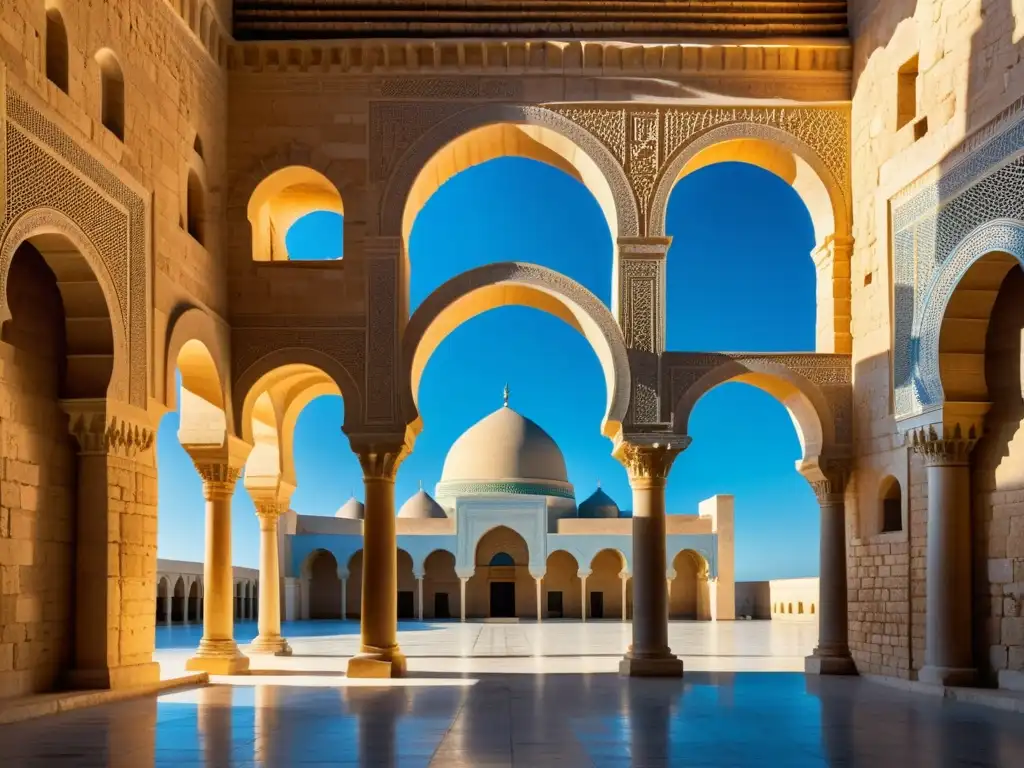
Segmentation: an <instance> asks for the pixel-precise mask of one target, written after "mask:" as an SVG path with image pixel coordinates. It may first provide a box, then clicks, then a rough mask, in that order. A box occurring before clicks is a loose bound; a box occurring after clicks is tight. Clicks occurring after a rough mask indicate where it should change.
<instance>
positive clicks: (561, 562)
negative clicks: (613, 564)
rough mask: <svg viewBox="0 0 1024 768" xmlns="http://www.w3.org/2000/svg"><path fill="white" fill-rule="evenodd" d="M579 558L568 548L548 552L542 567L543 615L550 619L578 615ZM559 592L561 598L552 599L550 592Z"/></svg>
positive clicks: (572, 617) (570, 617)
mask: <svg viewBox="0 0 1024 768" xmlns="http://www.w3.org/2000/svg"><path fill="white" fill-rule="evenodd" d="M580 562H581V561H580V558H579V557H577V556H576V554H574V553H573V552H571V551H570V550H569V549H555V550H552V551H551V552H549V553H548V559H547V562H546V563H545V568H544V581H543V582H542V583H541V586H542V588H543V591H544V615H545V616H547V617H548V618H552V619H575V618H579V616H580V574H581V572H583V567H582V566H581V565H580ZM559 592H560V593H561V599H560V601H559V599H558V598H555V599H552V598H551V597H550V595H551V594H552V593H559Z"/></svg>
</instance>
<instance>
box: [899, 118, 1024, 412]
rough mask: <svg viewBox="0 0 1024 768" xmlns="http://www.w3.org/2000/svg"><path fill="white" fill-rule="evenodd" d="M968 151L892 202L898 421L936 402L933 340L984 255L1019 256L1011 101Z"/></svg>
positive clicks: (1022, 198) (1021, 189) (1022, 184)
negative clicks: (953, 298) (961, 282)
mask: <svg viewBox="0 0 1024 768" xmlns="http://www.w3.org/2000/svg"><path fill="white" fill-rule="evenodd" d="M966 143H967V144H968V151H967V152H965V153H960V154H959V155H958V156H957V157H956V159H955V160H953V161H951V162H949V161H948V162H947V164H946V166H945V167H943V168H941V174H940V169H938V168H936V169H933V170H932V171H931V172H929V173H928V174H926V175H925V180H922V181H916V182H914V183H912V184H910V185H908V186H907V187H906V188H905V189H904V190H902V191H901V192H900V193H898V194H897V195H896V196H895V197H894V198H893V200H892V230H893V234H892V253H893V322H894V329H893V335H894V339H893V387H894V404H895V411H896V417H897V419H903V418H906V417H908V416H912V415H915V414H918V413H921V412H922V411H923V410H925V409H927V408H929V407H931V406H934V405H937V404H939V403H941V402H942V401H943V394H942V385H941V381H940V380H939V373H938V342H939V339H938V336H939V332H940V330H941V326H942V318H943V314H944V311H945V307H946V304H947V302H948V301H949V297H950V296H951V295H952V292H953V290H955V288H956V285H957V284H958V282H959V280H960V279H961V278H962V277H963V275H964V273H965V272H966V271H967V269H969V268H970V266H971V265H972V264H973V263H974V262H975V261H977V260H978V259H979V258H981V257H982V256H984V255H985V254H986V253H990V252H992V251H1005V252H1007V253H1010V254H1012V255H1014V256H1016V257H1017V258H1018V259H1021V258H1024V238H1022V236H1021V226H1022V224H1021V223H1020V222H1022V221H1024V158H1022V157H1021V152H1022V151H1024V110H1022V102H1021V101H1020V100H1018V102H1017V103H1016V104H1015V105H1014V107H1013V108H1012V109H1010V110H1007V111H1004V112H1003V113H1002V114H1001V115H999V116H998V117H997V118H996V119H995V120H993V121H992V122H991V123H989V124H988V125H986V126H984V127H982V128H981V129H979V131H978V132H977V135H976V136H974V137H971V138H969V139H968V141H967V142H966Z"/></svg>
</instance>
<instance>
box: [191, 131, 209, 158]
mask: <svg viewBox="0 0 1024 768" xmlns="http://www.w3.org/2000/svg"><path fill="white" fill-rule="evenodd" d="M192 151H193V152H195V153H196V154H197V155H199V157H201V158H203V160H205V159H206V157H204V156H203V139H202V137H201V136H200V135H199V134H198V133H196V139H195V141H193V142H192Z"/></svg>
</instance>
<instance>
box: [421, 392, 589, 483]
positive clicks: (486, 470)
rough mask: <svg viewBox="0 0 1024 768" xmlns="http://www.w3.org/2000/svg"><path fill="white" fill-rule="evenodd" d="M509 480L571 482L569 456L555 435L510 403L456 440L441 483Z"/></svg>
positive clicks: (446, 461) (447, 458)
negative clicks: (520, 412) (565, 455)
mask: <svg viewBox="0 0 1024 768" xmlns="http://www.w3.org/2000/svg"><path fill="white" fill-rule="evenodd" d="M509 480H534V481H537V480H539V481H542V482H544V481H549V482H556V483H568V482H569V478H568V474H567V472H566V470H565V459H564V458H563V456H562V452H561V450H559V448H558V445H556V444H555V441H554V440H553V439H552V438H551V435H549V434H548V433H547V432H545V431H544V430H543V429H541V428H540V427H539V426H537V424H536V423H534V422H532V421H530V419H528V418H526V417H525V416H522V415H520V414H518V413H516V412H515V411H514V410H512V409H511V408H509V407H508V406H507V405H506V406H504V407H502V408H499V409H498V410H496V411H495V412H494V413H492V414H490V415H489V416H485V417H484V418H483V419H481V420H480V421H478V422H477V423H476V424H474V425H473V426H472V427H470V428H469V429H467V430H466V431H465V432H463V433H462V436H461V437H459V439H458V440H456V441H455V443H454V444H453V445H452V447H451V450H449V451H448V456H447V457H446V458H445V460H444V469H443V470H442V471H441V483H442V484H443V483H446V482H451V481H463V482H464V481H473V482H480V481H485V482H487V481H491V482H502V481H506V482H507V481H509Z"/></svg>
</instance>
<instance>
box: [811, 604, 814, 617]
mask: <svg viewBox="0 0 1024 768" xmlns="http://www.w3.org/2000/svg"><path fill="white" fill-rule="evenodd" d="M813 615H814V603H811V616H813Z"/></svg>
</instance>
